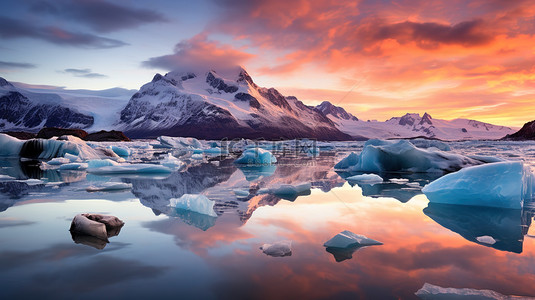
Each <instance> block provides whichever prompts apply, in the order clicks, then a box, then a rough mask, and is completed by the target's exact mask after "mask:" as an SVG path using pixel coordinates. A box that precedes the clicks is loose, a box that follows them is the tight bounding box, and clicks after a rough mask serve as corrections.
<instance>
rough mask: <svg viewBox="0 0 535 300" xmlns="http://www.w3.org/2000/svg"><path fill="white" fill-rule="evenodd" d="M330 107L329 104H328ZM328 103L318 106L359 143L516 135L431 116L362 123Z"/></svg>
mask: <svg viewBox="0 0 535 300" xmlns="http://www.w3.org/2000/svg"><path fill="white" fill-rule="evenodd" d="M327 103H328V102H327ZM327 103H326V101H325V102H323V103H321V104H320V105H318V106H316V109H317V110H320V111H325V112H328V113H327V114H326V116H327V117H328V118H329V119H330V120H331V121H333V122H334V123H335V124H336V127H337V128H338V129H340V131H342V132H345V133H347V134H349V135H351V136H352V137H354V138H356V139H371V138H381V139H388V138H413V137H428V138H437V139H441V140H475V139H499V138H502V137H504V136H506V135H507V134H511V133H514V132H515V129H513V128H510V127H506V126H499V125H493V124H489V123H484V122H480V121H475V120H468V119H454V120H451V121H448V120H441V119H433V118H432V117H431V116H430V115H429V114H428V113H424V115H423V116H420V114H416V113H408V114H405V115H404V116H402V117H394V118H391V119H389V120H387V121H385V122H378V121H362V120H358V119H357V118H356V117H354V116H353V115H351V114H349V113H347V112H346V111H345V110H344V109H343V108H342V107H336V106H334V105H332V104H330V103H328V104H327Z"/></svg>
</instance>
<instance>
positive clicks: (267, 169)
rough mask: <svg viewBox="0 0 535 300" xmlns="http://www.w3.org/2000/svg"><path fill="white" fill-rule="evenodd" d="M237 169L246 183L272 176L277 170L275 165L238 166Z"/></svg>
mask: <svg viewBox="0 0 535 300" xmlns="http://www.w3.org/2000/svg"><path fill="white" fill-rule="evenodd" d="M238 169H240V171H241V172H242V173H243V175H244V176H245V180H247V181H255V180H258V179H260V178H265V177H269V176H271V175H273V174H274V173H275V170H277V166H276V165H269V166H266V165H262V166H248V165H239V166H238Z"/></svg>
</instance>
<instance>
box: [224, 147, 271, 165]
mask: <svg viewBox="0 0 535 300" xmlns="http://www.w3.org/2000/svg"><path fill="white" fill-rule="evenodd" d="M276 162H277V159H276V158H275V156H273V154H271V152H269V151H267V150H264V149H262V148H252V149H247V150H245V151H243V153H242V155H241V156H240V157H239V158H238V159H236V160H235V161H234V163H236V164H247V165H271V164H274V163H276Z"/></svg>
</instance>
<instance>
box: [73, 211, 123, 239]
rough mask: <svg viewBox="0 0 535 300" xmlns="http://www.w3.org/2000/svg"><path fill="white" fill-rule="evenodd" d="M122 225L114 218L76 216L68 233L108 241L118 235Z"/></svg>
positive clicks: (105, 216) (91, 215)
mask: <svg viewBox="0 0 535 300" xmlns="http://www.w3.org/2000/svg"><path fill="white" fill-rule="evenodd" d="M123 225H124V222H123V221H121V220H119V219H118V218H117V217H115V216H108V215H99V214H78V215H76V216H75V217H74V218H73V219H72V222H71V228H70V231H71V232H74V233H77V234H83V235H89V236H93V237H96V238H98V239H101V240H104V241H108V237H112V236H116V235H118V234H119V232H120V230H121V228H122V227H123Z"/></svg>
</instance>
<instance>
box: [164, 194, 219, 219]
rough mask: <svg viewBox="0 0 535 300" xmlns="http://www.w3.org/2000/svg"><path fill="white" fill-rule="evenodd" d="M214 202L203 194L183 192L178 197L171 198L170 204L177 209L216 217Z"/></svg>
mask: <svg viewBox="0 0 535 300" xmlns="http://www.w3.org/2000/svg"><path fill="white" fill-rule="evenodd" d="M214 204H215V202H214V201H212V200H210V199H208V198H207V197H206V196H204V195H195V194H184V195H182V197H180V198H171V200H170V204H169V205H170V206H172V207H175V208H177V209H184V210H189V211H193V212H196V213H199V214H203V215H208V216H212V217H217V214H216V213H215V211H214Z"/></svg>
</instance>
